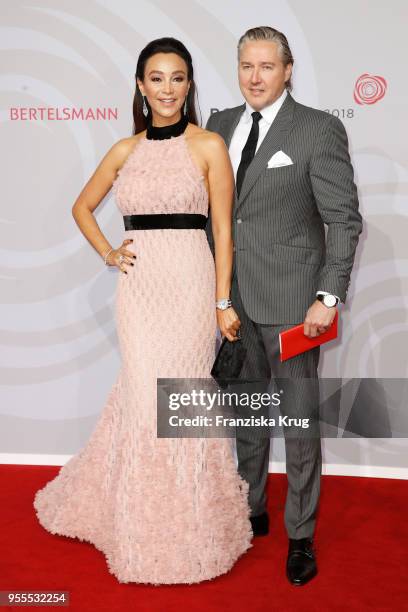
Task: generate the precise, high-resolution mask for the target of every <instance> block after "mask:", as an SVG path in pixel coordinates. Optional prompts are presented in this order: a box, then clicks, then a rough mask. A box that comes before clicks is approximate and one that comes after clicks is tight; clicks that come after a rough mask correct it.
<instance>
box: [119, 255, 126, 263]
mask: <svg viewBox="0 0 408 612" xmlns="http://www.w3.org/2000/svg"><path fill="white" fill-rule="evenodd" d="M124 259H125V256H124V255H120V256H119V263H120V264H121V263H122V261H123V260H124Z"/></svg>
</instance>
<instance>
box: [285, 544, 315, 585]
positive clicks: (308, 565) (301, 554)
mask: <svg viewBox="0 0 408 612" xmlns="http://www.w3.org/2000/svg"><path fill="white" fill-rule="evenodd" d="M316 574H317V565H316V557H315V553H314V550H313V540H312V539H311V538H301V539H300V540H292V539H289V552H288V560H287V563H286V575H287V577H288V580H289V582H291V583H292V584H295V585H302V584H306V582H309V580H311V579H312V578H313V577H314V576H316Z"/></svg>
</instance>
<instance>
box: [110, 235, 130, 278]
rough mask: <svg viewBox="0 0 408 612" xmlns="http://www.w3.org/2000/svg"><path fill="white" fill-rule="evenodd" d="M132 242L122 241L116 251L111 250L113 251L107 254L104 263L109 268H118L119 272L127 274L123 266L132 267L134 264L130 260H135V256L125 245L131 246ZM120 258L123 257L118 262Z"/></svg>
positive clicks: (128, 240)
mask: <svg viewBox="0 0 408 612" xmlns="http://www.w3.org/2000/svg"><path fill="white" fill-rule="evenodd" d="M132 242H133V240H131V239H127V240H124V241H123V242H122V245H121V246H120V247H119V248H118V249H113V251H111V252H110V253H109V255H108V256H107V258H106V263H107V264H108V265H109V266H116V267H118V268H119V270H120V271H121V272H124V273H125V274H127V271H126V267H125V264H127V265H129V266H133V265H134V263H133V261H132V259H136V255H135V254H134V253H132V251H129V250H128V249H127V248H126V245H128V244H131V243H132ZM121 256H123V258H122V260H120V257H121Z"/></svg>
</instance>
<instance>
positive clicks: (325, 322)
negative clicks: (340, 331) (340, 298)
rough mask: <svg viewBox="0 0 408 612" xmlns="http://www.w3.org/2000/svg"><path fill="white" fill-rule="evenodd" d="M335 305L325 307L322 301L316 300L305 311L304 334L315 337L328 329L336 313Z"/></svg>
mask: <svg viewBox="0 0 408 612" xmlns="http://www.w3.org/2000/svg"><path fill="white" fill-rule="evenodd" d="M336 310H337V308H336V306H333V307H332V308H327V306H325V305H324V304H322V302H320V301H319V300H316V301H315V302H313V304H312V305H311V306H310V308H309V310H308V311H307V313H306V317H305V321H304V334H305V336H307V337H308V338H316V336H320V334H323V333H324V332H325V331H326V330H328V329H329V327H330V326H331V324H332V323H333V319H334V317H335V315H336Z"/></svg>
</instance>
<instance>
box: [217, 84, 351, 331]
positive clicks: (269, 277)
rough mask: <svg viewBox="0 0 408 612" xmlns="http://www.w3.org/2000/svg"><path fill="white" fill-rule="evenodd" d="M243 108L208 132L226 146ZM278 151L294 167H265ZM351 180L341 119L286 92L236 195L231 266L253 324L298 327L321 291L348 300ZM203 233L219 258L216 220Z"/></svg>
mask: <svg viewBox="0 0 408 612" xmlns="http://www.w3.org/2000/svg"><path fill="white" fill-rule="evenodd" d="M244 108H245V105H242V106H238V107H235V108H231V109H226V110H223V111H220V112H217V113H213V114H212V115H211V116H210V118H209V120H208V123H207V126H206V127H207V129H209V130H211V131H214V132H217V133H218V134H220V135H221V136H222V137H223V138H224V140H225V143H226V145H227V146H229V144H230V141H231V137H232V134H233V132H234V130H235V128H236V126H237V124H238V122H239V119H240V117H241V114H242V113H243V111H244ZM279 150H282V151H284V152H285V153H286V154H287V155H289V157H290V158H291V159H292V161H293V165H290V166H283V167H279V168H268V167H267V164H268V161H269V159H270V158H271V157H272V155H274V153H276V152H277V151H279ZM353 176H354V173H353V168H352V165H351V163H350V156H349V152H348V139H347V135H346V131H345V129H344V126H343V124H342V122H341V121H340V120H339V119H337V118H336V117H333V116H332V115H329V114H328V113H325V112H323V111H320V110H316V109H313V108H310V107H307V106H304V105H302V104H299V103H298V102H295V100H294V99H293V98H292V96H291V95H290V94H289V95H288V96H287V97H286V99H285V101H284V103H283V105H282V107H281V109H280V110H279V112H278V114H277V116H276V118H275V120H274V122H273V123H272V125H271V127H270V129H269V130H268V133H267V134H266V136H265V138H264V140H263V141H262V143H261V145H260V147H259V149H258V151H257V153H256V155H255V157H254V159H253V160H252V162H251V164H250V166H249V167H248V169H247V172H246V175H245V179H244V182H243V185H242V188H241V193H240V197H239V198H238V197H237V193H236V192H235V203H234V211H233V240H234V249H235V253H234V269H236V274H237V278H238V283H239V288H240V294H241V297H242V302H243V305H244V308H245V310H246V312H247V314H248V316H249V317H250V318H251V319H252V320H253V321H256V322H257V323H266V324H271V325H273V324H286V323H293V324H295V323H300V322H302V321H303V320H304V317H305V314H306V311H307V309H308V308H309V306H310V305H311V304H312V303H313V301H314V300H315V299H316V290H317V289H321V290H323V291H328V292H330V293H333V294H336V295H338V296H339V297H340V299H341V301H342V302H344V301H345V299H346V294H347V289H348V286H349V283H350V273H351V269H352V266H353V262H354V255H355V250H356V246H357V242H358V236H359V234H360V232H361V229H362V220H361V215H360V213H359V211H358V197H357V189H356V186H355V184H354V180H353ZM325 225H327V236H325V227H324V226H325ZM206 233H207V238H208V241H209V245H210V248H211V250H212V253H213V255H214V243H213V236H212V229H211V218H209V221H208V222H207V227H206Z"/></svg>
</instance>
